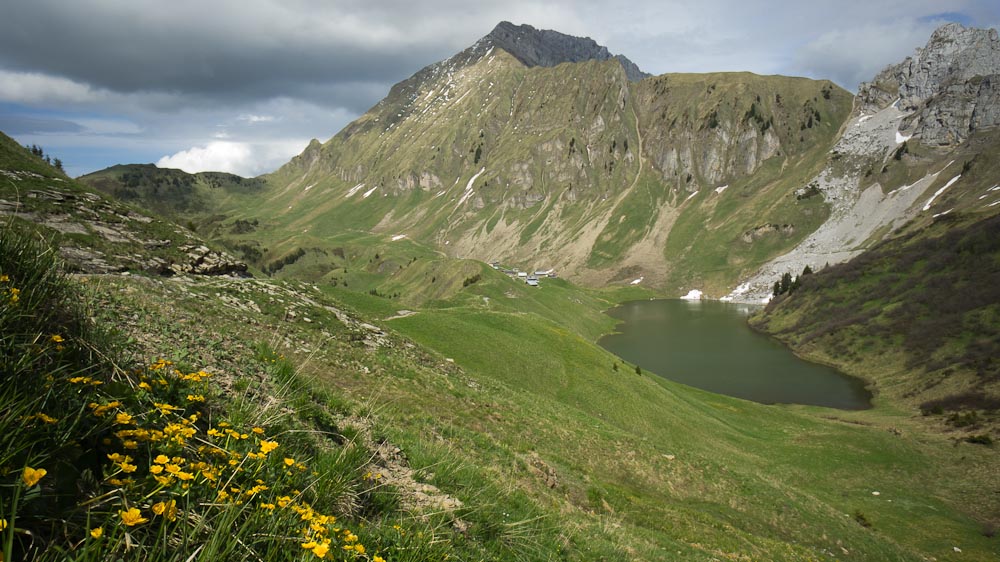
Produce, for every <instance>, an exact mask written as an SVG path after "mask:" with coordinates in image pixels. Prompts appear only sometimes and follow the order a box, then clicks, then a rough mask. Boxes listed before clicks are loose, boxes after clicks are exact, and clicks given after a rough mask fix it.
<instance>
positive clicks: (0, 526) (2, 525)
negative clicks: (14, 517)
mask: <svg viewBox="0 0 1000 562" xmlns="http://www.w3.org/2000/svg"><path fill="white" fill-rule="evenodd" d="M6 528H7V520H6V519H3V518H0V531H3V530H4V529H6Z"/></svg>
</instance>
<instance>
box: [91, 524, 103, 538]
mask: <svg viewBox="0 0 1000 562" xmlns="http://www.w3.org/2000/svg"><path fill="white" fill-rule="evenodd" d="M102 535H104V527H94V528H93V529H91V530H90V536H92V537H94V538H95V539H99V538H101V536H102Z"/></svg>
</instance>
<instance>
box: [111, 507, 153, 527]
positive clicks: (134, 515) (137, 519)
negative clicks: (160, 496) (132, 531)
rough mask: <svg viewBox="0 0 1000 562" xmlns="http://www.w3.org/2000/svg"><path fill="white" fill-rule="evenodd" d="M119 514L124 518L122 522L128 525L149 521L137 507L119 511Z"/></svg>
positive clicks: (133, 525)
mask: <svg viewBox="0 0 1000 562" xmlns="http://www.w3.org/2000/svg"><path fill="white" fill-rule="evenodd" d="M118 516H119V517H121V518H122V523H124V524H125V525H126V526H128V527H135V526H136V525H141V524H143V523H146V522H148V521H149V519H146V518H145V517H143V516H142V512H141V511H139V508H137V507H130V508H129V509H128V510H127V511H119V512H118Z"/></svg>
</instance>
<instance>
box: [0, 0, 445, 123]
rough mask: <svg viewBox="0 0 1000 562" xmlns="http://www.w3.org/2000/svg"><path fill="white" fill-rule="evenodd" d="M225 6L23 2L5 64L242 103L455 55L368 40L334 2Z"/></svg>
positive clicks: (4, 30)
mask: <svg viewBox="0 0 1000 562" xmlns="http://www.w3.org/2000/svg"><path fill="white" fill-rule="evenodd" d="M227 4H228V3H216V4H211V5H206V3H202V2H197V3H193V2H162V3H157V4H152V5H150V4H146V3H140V2H122V3H115V2H98V3H96V4H95V3H90V4H84V3H79V2H53V1H45V0H43V1H32V2H20V3H18V4H17V5H16V6H13V7H11V8H10V9H6V10H5V11H6V12H7V14H6V15H5V17H3V18H2V19H0V66H2V67H5V68H7V69H10V70H19V71H31V72H42V73H46V74H51V75H57V76H62V77H66V78H69V79H71V80H74V81H78V82H83V83H86V84H89V85H91V86H93V87H95V88H103V89H107V90H110V91H113V92H122V93H133V92H148V91H162V92H171V93H182V94H187V95H195V96H202V97H209V98H219V97H225V98H228V99H231V100H232V101H236V102H239V101H247V100H251V99H266V98H270V97H276V96H298V95H300V94H305V93H307V92H314V93H315V92H317V91H318V90H322V89H323V88H328V87H330V86H331V85H333V84H341V83H344V82H348V83H375V84H388V83H391V82H393V81H396V80H398V79H399V77H400V76H405V75H407V74H409V73H412V72H413V71H414V70H416V69H417V68H420V67H421V66H422V65H424V64H426V63H427V62H429V61H433V60H435V59H436V58H441V57H442V56H444V55H445V54H446V53H447V52H448V51H447V49H449V48H450V46H445V45H441V44H440V43H437V42H430V41H427V39H426V38H423V37H421V36H415V35H408V34H405V33H393V30H391V29H387V30H386V31H383V32H376V33H373V34H371V35H366V34H365V33H363V32H362V30H361V29H355V28H353V27H352V26H351V25H350V23H349V22H350V21H351V20H352V19H354V18H356V17H357V16H351V15H350V14H346V13H343V12H339V11H338V10H336V9H332V7H333V6H334V4H332V3H328V2H324V3H314V4H313V5H312V6H311V8H312V9H319V11H318V12H317V13H313V14H310V13H309V11H310V10H304V11H303V12H294V11H292V10H290V9H288V8H287V7H285V6H286V4H275V3H260V2H257V3H254V2H246V3H240V4H229V5H227ZM340 4H341V5H342V4H343V3H340ZM229 7H231V8H233V9H228V8H229ZM282 18H284V19H282ZM359 25H360V22H359ZM39 38H44V40H39ZM383 87H384V86H383ZM369 93H370V92H369ZM309 97H312V98H314V99H316V101H320V100H321V99H322V98H321V97H317V96H315V95H313V96H309ZM326 101H327V103H330V102H331V101H333V100H326ZM361 105H364V104H361ZM351 106H352V107H355V108H356V107H359V103H358V102H356V101H355V102H353V103H351Z"/></svg>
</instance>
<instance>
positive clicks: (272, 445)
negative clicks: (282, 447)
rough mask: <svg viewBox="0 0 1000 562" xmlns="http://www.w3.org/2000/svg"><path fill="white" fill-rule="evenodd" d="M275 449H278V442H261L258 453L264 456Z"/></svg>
mask: <svg viewBox="0 0 1000 562" xmlns="http://www.w3.org/2000/svg"><path fill="white" fill-rule="evenodd" d="M277 448H278V442H277V441H261V442H260V452H261V453H264V454H265V455H266V454H268V453H270V452H271V451H273V450H275V449H277Z"/></svg>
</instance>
